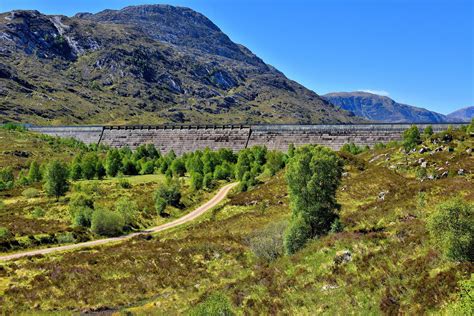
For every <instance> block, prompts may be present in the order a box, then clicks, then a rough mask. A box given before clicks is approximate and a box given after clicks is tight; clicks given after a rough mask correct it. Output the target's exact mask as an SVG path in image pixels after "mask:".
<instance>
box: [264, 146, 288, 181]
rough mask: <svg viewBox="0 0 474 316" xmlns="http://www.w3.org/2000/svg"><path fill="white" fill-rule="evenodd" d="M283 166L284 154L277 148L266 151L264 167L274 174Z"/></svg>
mask: <svg viewBox="0 0 474 316" xmlns="http://www.w3.org/2000/svg"><path fill="white" fill-rule="evenodd" d="M283 167H285V155H284V154H283V153H282V152H280V151H277V150H271V151H268V152H267V163H266V164H265V168H266V169H267V170H268V171H269V172H270V174H271V175H272V176H274V175H275V174H276V173H277V171H279V170H280V169H282V168H283Z"/></svg>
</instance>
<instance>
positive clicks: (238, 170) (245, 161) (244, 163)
mask: <svg viewBox="0 0 474 316" xmlns="http://www.w3.org/2000/svg"><path fill="white" fill-rule="evenodd" d="M250 156H251V153H250V151H249V150H248V149H243V150H241V151H240V152H239V155H238V158H237V164H236V165H235V178H236V179H237V180H242V178H243V176H244V174H245V173H246V172H250V168H251V166H250V164H251V158H250Z"/></svg>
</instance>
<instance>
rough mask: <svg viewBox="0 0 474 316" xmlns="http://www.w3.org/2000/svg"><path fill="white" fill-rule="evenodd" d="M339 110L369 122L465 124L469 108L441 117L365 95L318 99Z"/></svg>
mask: <svg viewBox="0 0 474 316" xmlns="http://www.w3.org/2000/svg"><path fill="white" fill-rule="evenodd" d="M322 97H323V98H324V99H326V100H328V101H329V102H331V103H332V104H334V105H336V106H339V107H340V108H341V109H344V110H347V111H351V112H352V113H354V115H356V116H360V117H363V118H366V119H368V120H371V121H378V122H392V123H447V122H459V121H469V120H470V119H471V117H472V116H473V107H469V108H465V109H461V110H458V111H456V112H453V113H451V114H449V115H443V114H440V113H436V112H433V111H429V110H427V109H424V108H419V107H415V106H411V105H407V104H402V103H398V102H396V101H394V100H392V99H391V98H389V97H386V96H381V95H377V94H372V93H368V92H362V91H355V92H334V93H328V94H325V95H323V96H322Z"/></svg>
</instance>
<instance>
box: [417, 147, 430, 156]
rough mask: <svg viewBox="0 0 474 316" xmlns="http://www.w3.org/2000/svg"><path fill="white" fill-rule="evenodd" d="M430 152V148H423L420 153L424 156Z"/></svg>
mask: <svg viewBox="0 0 474 316" xmlns="http://www.w3.org/2000/svg"><path fill="white" fill-rule="evenodd" d="M428 151H431V149H429V148H428V147H421V149H420V150H419V151H418V152H419V153H420V154H424V153H426V152H428Z"/></svg>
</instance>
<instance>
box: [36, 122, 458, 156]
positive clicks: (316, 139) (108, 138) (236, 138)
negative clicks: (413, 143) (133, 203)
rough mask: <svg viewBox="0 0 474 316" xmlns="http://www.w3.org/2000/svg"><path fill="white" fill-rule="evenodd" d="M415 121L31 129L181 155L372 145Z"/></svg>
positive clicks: (443, 126)
mask: <svg viewBox="0 0 474 316" xmlns="http://www.w3.org/2000/svg"><path fill="white" fill-rule="evenodd" d="M411 125H412V124H354V125H201V126H199V125H192V126H191V125H189V126H185V125H181V126H180V125H177V126H166V125H162V126H144V125H139V126H57V127H54V126H50V127H45V126H33V127H28V129H29V130H31V131H34V132H38V133H43V134H48V135H51V136H59V137H72V138H76V139H78V140H81V141H83V142H84V143H87V144H103V145H107V146H110V147H115V148H120V147H124V146H128V147H130V148H131V149H135V148H136V147H138V146H139V145H141V144H154V145H155V147H156V148H157V149H159V150H160V151H161V152H163V153H165V152H168V151H170V150H174V151H175V153H176V154H178V155H181V154H183V153H186V152H190V151H195V150H197V149H204V148H206V147H209V148H210V149H213V150H216V149H219V148H230V149H232V150H233V151H238V150H241V149H244V148H247V147H252V146H256V145H265V146H267V148H268V149H277V150H281V151H286V150H287V149H288V146H289V145H290V144H294V145H295V146H300V145H304V144H320V145H324V146H327V147H330V148H332V149H335V150H337V149H339V148H340V147H341V146H343V145H344V144H346V143H351V142H352V143H355V144H357V145H359V146H365V145H368V146H373V145H374V144H376V143H379V142H382V143H386V142H389V141H393V140H401V139H402V135H403V132H404V131H405V130H406V129H407V128H409V127H410V126H411ZM416 125H417V126H418V128H419V129H420V130H423V129H424V128H425V127H427V126H428V125H431V126H432V127H433V130H434V132H440V131H443V130H446V129H448V127H449V126H453V127H459V126H461V125H463V124H416Z"/></svg>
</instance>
